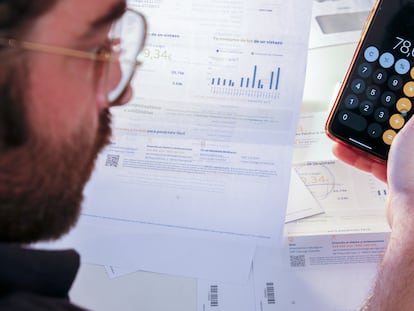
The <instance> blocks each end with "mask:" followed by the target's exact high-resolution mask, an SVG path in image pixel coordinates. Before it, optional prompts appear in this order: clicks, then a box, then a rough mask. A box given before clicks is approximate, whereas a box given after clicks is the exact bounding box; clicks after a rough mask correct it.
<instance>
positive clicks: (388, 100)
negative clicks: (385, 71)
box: [381, 91, 397, 107]
mask: <svg viewBox="0 0 414 311" xmlns="http://www.w3.org/2000/svg"><path fill="white" fill-rule="evenodd" d="M396 100H397V98H396V96H395V94H394V93H393V92H390V91H387V92H384V94H382V96H381V103H382V104H383V105H384V106H386V107H391V106H393V105H394V104H395V101H396Z"/></svg>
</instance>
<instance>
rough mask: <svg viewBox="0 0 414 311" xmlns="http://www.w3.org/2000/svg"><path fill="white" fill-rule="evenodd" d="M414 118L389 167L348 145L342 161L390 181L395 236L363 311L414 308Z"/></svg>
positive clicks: (341, 154) (397, 142)
mask: <svg viewBox="0 0 414 311" xmlns="http://www.w3.org/2000/svg"><path fill="white" fill-rule="evenodd" d="M413 147H414V118H412V119H410V120H409V121H408V122H407V124H406V126H405V127H404V128H403V129H402V130H401V131H400V132H399V134H398V135H397V137H396V138H395V140H394V142H393V144H392V146H391V150H390V155H389V160H388V165H385V164H381V163H377V162H373V161H372V160H370V159H369V158H368V157H366V156H364V155H363V154H361V153H360V152H358V151H355V150H354V149H352V148H351V147H347V146H345V145H336V146H335V148H334V153H335V154H336V155H337V157H338V158H340V159H342V160H343V161H345V162H346V163H349V164H351V165H353V166H355V167H357V168H359V169H362V170H364V171H367V172H370V173H372V174H374V175H375V176H376V177H378V178H379V179H381V180H383V181H385V182H388V188H389V189H388V191H389V194H388V199H387V206H386V208H387V217H388V222H389V224H390V226H391V229H392V233H391V236H390V241H389V243H388V246H387V249H386V252H385V255H384V258H383V260H382V263H381V266H380V269H379V272H378V275H377V281H376V284H375V286H374V289H373V292H372V295H371V296H370V297H369V298H368V301H367V303H366V305H365V306H364V307H363V309H362V310H364V311H366V310H370V311H371V310H372V311H388V310H389V311H394V310H395V311H396V310H398V311H404V310H413V309H414V157H413V152H412V151H413Z"/></svg>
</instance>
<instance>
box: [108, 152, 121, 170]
mask: <svg viewBox="0 0 414 311" xmlns="http://www.w3.org/2000/svg"><path fill="white" fill-rule="evenodd" d="M118 164H119V155H115V154H108V155H107V156H106V162H105V166H110V167H118Z"/></svg>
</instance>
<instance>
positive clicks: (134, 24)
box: [106, 9, 146, 103]
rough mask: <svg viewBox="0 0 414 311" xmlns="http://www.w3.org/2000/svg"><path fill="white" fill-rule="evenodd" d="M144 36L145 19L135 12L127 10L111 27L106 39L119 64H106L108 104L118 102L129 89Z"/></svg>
mask: <svg viewBox="0 0 414 311" xmlns="http://www.w3.org/2000/svg"><path fill="white" fill-rule="evenodd" d="M145 36H146V24H145V18H144V17H143V16H142V15H141V14H139V13H137V12H135V11H132V10H129V9H127V10H126V11H125V13H124V14H123V16H122V17H121V18H120V19H119V20H118V21H116V22H115V23H114V24H113V25H112V27H111V30H110V32H109V34H108V39H109V42H112V43H113V44H112V51H111V52H112V55H113V56H115V57H116V58H118V59H119V62H108V63H107V74H106V91H107V99H108V102H109V103H113V102H115V101H116V100H118V99H119V98H120V97H121V96H122V95H123V93H124V92H125V90H126V89H127V88H128V87H129V83H130V82H131V79H132V77H133V75H134V72H135V69H136V66H137V57H138V54H139V53H140V51H141V49H142V47H143V45H144V41H145Z"/></svg>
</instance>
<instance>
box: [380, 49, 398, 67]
mask: <svg viewBox="0 0 414 311" xmlns="http://www.w3.org/2000/svg"><path fill="white" fill-rule="evenodd" d="M379 62H380V65H381V67H382V68H391V67H392V66H393V65H394V62H395V58H394V55H392V54H391V53H388V52H386V53H384V54H382V55H381V57H380V60H379Z"/></svg>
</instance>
